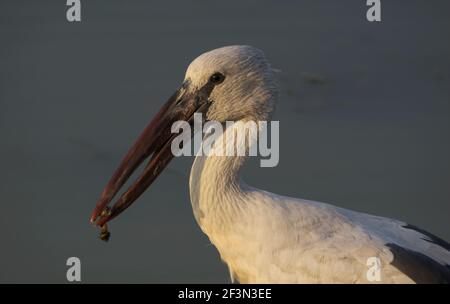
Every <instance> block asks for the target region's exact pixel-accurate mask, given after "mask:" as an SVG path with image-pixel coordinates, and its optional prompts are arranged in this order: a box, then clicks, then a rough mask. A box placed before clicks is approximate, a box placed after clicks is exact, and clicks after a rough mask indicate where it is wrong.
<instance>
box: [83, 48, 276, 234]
mask: <svg viewBox="0 0 450 304" xmlns="http://www.w3.org/2000/svg"><path fill="white" fill-rule="evenodd" d="M277 93H278V88H277V82H276V80H275V76H274V71H273V69H272V68H271V67H270V65H269V63H268V62H267V60H266V59H265V56H264V54H263V52H262V51H260V50H258V49H256V48H254V47H251V46H227V47H222V48H219V49H215V50H212V51H209V52H207V53H204V54H202V55H200V56H199V57H197V58H196V59H195V60H194V61H192V63H191V64H190V65H189V67H188V69H187V71H186V75H185V79H184V81H183V83H182V85H181V86H180V88H179V89H178V90H177V91H176V92H175V93H174V94H173V95H172V96H171V97H170V98H169V100H168V101H167V102H166V103H165V104H164V105H163V106H162V107H161V109H160V110H159V112H158V113H157V114H156V115H155V117H154V118H153V120H151V122H150V124H149V125H148V126H147V127H146V128H145V129H144V131H143V132H142V134H141V135H140V136H139V138H138V139H137V141H136V142H135V143H134V145H133V146H132V147H131V149H130V150H129V151H128V153H127V154H126V155H125V157H124V159H123V160H122V162H121V163H120V165H119V167H118V168H117V170H116V171H115V173H114V174H113V176H112V177H111V179H110V180H109V182H108V184H107V185H106V187H105V189H104V190H103V192H102V194H101V197H100V199H99V201H98V202H97V205H96V207H95V210H94V212H93V213H92V215H91V222H92V223H95V224H96V225H97V226H100V227H102V228H105V224H106V223H107V222H108V221H110V220H111V219H113V218H114V217H116V216H117V215H119V214H120V213H121V212H123V211H124V210H125V209H126V208H128V207H129V206H130V205H131V204H132V203H133V202H134V201H135V200H136V199H137V198H138V197H139V196H140V195H141V194H142V193H143V192H144V191H145V190H146V189H147V188H148V187H149V186H150V185H151V183H152V182H153V181H154V180H155V179H156V177H157V176H158V175H159V174H160V173H161V172H162V170H163V169H164V168H165V166H166V165H167V164H168V163H169V162H170V160H171V159H172V158H173V155H172V152H171V142H172V140H173V139H174V137H175V135H174V134H172V133H171V126H172V124H173V123H175V122H176V121H179V120H184V121H187V122H189V123H190V124H192V122H193V116H194V113H202V114H203V118H204V119H205V120H214V121H218V122H220V123H223V122H225V121H238V120H254V121H259V120H268V119H269V117H270V114H271V113H272V111H273V109H274V107H275V102H276V99H277ZM146 158H150V160H149V163H148V165H147V166H146V167H145V169H144V170H143V172H142V174H141V175H140V176H139V177H138V178H137V180H136V181H135V182H134V183H133V184H132V185H131V186H130V188H129V189H128V190H127V191H125V192H124V193H123V194H122V196H121V197H120V198H119V199H118V200H117V202H116V203H115V204H114V206H113V207H112V208H109V207H108V205H109V203H110V202H111V200H112V199H113V198H114V196H115V195H116V194H117V192H118V191H119V190H120V188H121V187H122V186H123V185H124V183H125V182H126V181H127V179H128V178H129V177H130V175H131V174H132V173H133V171H135V170H136V169H137V167H138V166H139V165H140V164H141V163H142V162H143V161H144V160H145V159H146Z"/></svg>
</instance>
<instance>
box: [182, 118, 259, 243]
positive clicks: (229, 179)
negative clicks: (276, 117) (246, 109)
mask: <svg viewBox="0 0 450 304" xmlns="http://www.w3.org/2000/svg"><path fill="white" fill-rule="evenodd" d="M243 127H244V123H243V122H237V123H236V124H235V125H234V126H233V127H228V128H226V129H225V131H224V132H223V134H222V135H221V136H219V137H218V138H217V140H216V141H215V142H216V143H220V142H222V143H223V140H225V141H226V140H227V139H229V138H230V137H228V136H229V135H230V133H231V132H233V134H236V133H235V132H236V131H238V132H239V131H240V129H242V128H243ZM246 138H247V140H246ZM255 141H256V135H255V137H254V138H253V137H251V136H250V135H249V136H248V137H245V136H244V137H239V136H236V137H235V138H234V141H233V145H235V146H239V145H244V146H245V151H246V153H245V155H248V153H247V152H248V149H249V148H250V147H251V146H252V145H253V144H254V143H255ZM204 142H205V141H204ZM229 144H230V141H226V145H229ZM217 148H218V146H216V145H215V147H213V148H212V149H211V151H210V153H209V155H208V156H207V155H198V156H196V158H195V160H194V163H193V165H192V169H191V174H190V181H189V188H190V196H191V204H192V209H193V212H194V216H195V219H196V220H197V222H198V224H199V225H200V227H201V228H202V229H203V230H204V231H205V230H209V231H205V232H206V233H207V234H208V232H212V231H211V230H212V229H226V228H227V226H229V225H230V223H232V222H233V220H234V219H236V218H238V217H239V214H240V211H241V210H242V207H243V204H244V203H245V200H244V198H245V196H246V192H247V190H248V189H249V187H248V186H247V185H246V184H245V183H244V182H243V181H242V180H241V178H240V170H241V168H242V166H243V164H244V163H245V160H246V158H247V156H236V155H234V156H217V155H215V153H216V151H217ZM241 155H242V154H241Z"/></svg>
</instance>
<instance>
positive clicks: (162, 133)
mask: <svg viewBox="0 0 450 304" xmlns="http://www.w3.org/2000/svg"><path fill="white" fill-rule="evenodd" d="M211 91H212V87H211V86H209V85H205V86H204V87H203V88H201V89H199V90H195V91H193V90H189V82H188V81H185V82H184V83H183V86H182V87H181V88H180V89H179V90H177V91H176V92H175V93H174V94H173V95H172V96H171V97H170V98H169V100H168V101H167V102H166V103H165V104H164V105H163V106H162V107H161V109H160V110H159V112H158V113H157V114H156V116H155V117H154V118H153V120H152V121H151V122H150V123H149V125H148V126H147V127H146V128H145V129H144V131H143V132H142V134H141V135H140V136H139V138H138V139H137V140H136V142H135V143H134V145H133V146H132V147H131V149H130V150H129V151H128V153H127V154H126V155H125V157H124V158H123V160H122V162H121V163H120V165H119V167H118V168H117V170H116V171H115V172H114V174H113V176H112V177H111V179H110V180H109V182H108V184H107V185H106V187H105V189H104V190H103V192H102V194H101V197H100V199H99V200H98V202H97V205H96V207H95V209H94V212H93V213H92V215H91V219H90V220H91V223H93V224H95V225H96V226H98V227H102V228H103V227H106V226H105V224H106V223H107V222H109V221H110V220H112V219H113V218H115V217H116V216H118V215H119V214H120V213H122V212H123V211H124V210H125V209H127V208H128V207H129V206H130V205H131V204H132V203H133V202H134V201H135V200H136V199H137V198H138V197H139V196H140V195H141V194H142V193H143V192H144V191H145V190H146V189H147V188H148V187H149V186H150V185H151V184H152V182H153V181H154V180H155V179H156V178H157V177H158V175H159V174H160V173H161V172H162V171H163V170H164V168H165V167H166V166H167V164H168V163H169V162H170V160H171V159H172V158H173V154H172V151H171V143H172V140H173V139H174V138H175V137H176V136H177V134H172V133H171V126H172V124H173V123H174V122H176V121H179V120H184V121H187V122H189V123H190V124H191V125H192V123H193V116H194V113H196V112H200V113H206V111H207V110H208V108H209V105H210V101H209V99H208V98H209V94H210V93H211ZM146 158H150V160H149V162H148V164H147V166H146V167H145V169H144V170H143V172H142V173H141V175H140V176H139V177H138V178H137V180H136V181H135V182H134V183H133V184H132V185H131V186H130V187H129V188H128V189H127V191H125V192H124V193H123V194H122V195H121V196H120V198H119V199H118V200H117V202H116V203H115V204H114V205H113V206H112V208H110V207H108V205H109V203H110V202H111V200H112V199H113V198H114V196H115V195H116V194H117V192H118V191H119V190H120V188H121V187H122V186H123V185H124V184H125V182H126V181H127V180H128V178H129V177H130V176H131V174H132V173H133V172H134V171H135V170H136V169H137V167H138V166H139V165H140V164H141V163H142V162H143V161H144V160H145V159H146ZM108 236H109V233H108Z"/></svg>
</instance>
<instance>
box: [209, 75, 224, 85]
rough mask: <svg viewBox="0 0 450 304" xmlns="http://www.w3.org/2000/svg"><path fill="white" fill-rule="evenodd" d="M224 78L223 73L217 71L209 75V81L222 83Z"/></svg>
mask: <svg viewBox="0 0 450 304" xmlns="http://www.w3.org/2000/svg"><path fill="white" fill-rule="evenodd" d="M224 80H225V76H223V74H221V73H218V72H217V73H214V74H212V75H211V77H209V81H210V82H212V83H214V84H219V83H222V82H223V81H224Z"/></svg>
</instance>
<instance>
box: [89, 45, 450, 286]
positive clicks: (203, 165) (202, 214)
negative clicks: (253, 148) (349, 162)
mask: <svg viewBox="0 0 450 304" xmlns="http://www.w3.org/2000/svg"><path fill="white" fill-rule="evenodd" d="M277 95H278V86H277V82H276V79H275V75H274V71H273V69H272V68H271V66H270V65H269V63H268V62H267V60H266V59H265V57H264V54H263V52H262V51H260V50H258V49H256V48H254V47H251V46H228V47H223V48H219V49H215V50H212V51H210V52H207V53H204V54H202V55H201V56H199V57H198V58H196V59H195V60H194V61H193V62H192V63H191V64H190V65H189V68H188V69H187V72H186V76H185V80H184V82H183V84H182V86H181V88H180V89H179V90H178V91H177V92H175V94H173V96H172V97H171V98H170V99H169V100H168V101H167V102H166V103H165V104H164V105H163V107H162V108H161V110H160V111H159V112H158V114H157V115H156V117H155V118H154V119H153V120H152V122H151V123H150V124H149V126H148V127H147V128H146V129H145V130H144V132H143V133H142V134H141V136H140V137H139V138H138V140H137V141H136V143H135V144H134V146H133V147H132V148H131V149H130V151H129V152H128V154H127V155H126V156H125V158H124V159H123V161H122V163H121V164H120V166H119V168H118V169H117V171H116V172H115V174H114V175H113V176H112V177H111V179H110V181H109V183H108V184H107V186H106V188H105V190H104V191H103V193H102V195H101V198H100V200H99V202H98V204H97V206H96V209H95V210H94V212H93V214H92V216H91V221H92V222H93V223H95V224H96V225H97V226H99V227H102V228H103V237H105V238H107V237H108V236H109V233H108V232H107V230H106V223H107V222H108V221H109V220H111V219H112V218H114V217H115V216H117V215H118V214H119V213H121V212H122V211H123V210H125V209H126V208H127V207H129V206H130V205H131V204H132V203H133V202H134V201H135V200H136V199H137V198H138V197H139V195H141V194H142V193H143V192H144V191H145V189H146V188H147V187H148V186H150V184H151V183H152V182H153V181H154V180H155V179H156V177H157V176H158V175H159V173H160V172H161V171H162V170H163V169H164V167H165V166H166V165H167V164H168V163H169V161H170V160H171V159H172V157H173V155H172V153H171V149H170V146H171V145H170V144H171V142H172V140H173V139H174V134H172V133H171V132H170V128H171V125H172V124H173V123H174V122H175V121H177V120H186V121H189V122H192V117H193V114H194V113H203V114H204V116H205V119H206V120H215V121H219V122H225V121H236V122H238V123H237V124H236V125H235V128H239V127H240V125H242V124H240V123H239V122H248V121H250V120H253V121H255V122H257V121H267V120H269V119H270V117H271V113H272V111H273V110H274V108H275V104H276V103H277ZM227 132H231V131H230V130H225V132H224V135H223V136H226V133H227ZM252 143H254V141H250V142H249V141H245V139H244V143H242V142H241V143H237V144H245V145H247V147H246V148H249V147H248V145H251V144H252ZM147 157H150V161H149V163H148V165H147V166H146V167H145V169H144V170H143V172H142V174H141V176H140V177H139V178H138V179H137V181H136V182H135V183H134V184H133V185H132V186H130V188H129V189H128V190H127V191H126V192H125V193H124V194H123V195H122V196H121V197H120V198H119V199H118V201H117V202H116V204H115V205H114V206H112V208H110V207H108V204H109V203H110V202H111V200H112V199H113V197H114V196H115V195H116V194H117V192H118V191H119V189H120V188H121V187H122V186H123V184H124V183H125V182H126V180H127V179H128V178H129V176H130V175H131V174H132V172H133V171H134V170H136V168H137V167H138V166H139V164H141V163H142V162H143V161H144V160H145V159H146V158H147ZM245 159H246V157H244V156H214V155H211V156H197V157H196V158H195V161H194V164H193V166H192V169H191V175H190V183H189V186H190V196H191V204H192V209H193V212H194V215H195V219H196V220H197V222H198V224H199V226H200V227H201V229H202V230H203V232H204V233H206V234H207V235H208V237H209V239H210V240H211V242H212V243H213V244H214V245H215V246H216V248H217V249H218V251H219V252H220V255H221V258H222V260H223V261H224V262H225V263H226V264H227V265H228V268H229V270H230V274H231V278H232V280H235V281H239V282H241V283H372V282H373V283H448V282H449V281H450V266H449V264H450V245H449V244H448V243H447V242H445V241H443V240H442V239H439V238H438V237H436V236H433V235H431V234H430V233H427V232H425V231H424V230H421V229H419V228H417V227H415V226H412V225H408V224H406V223H404V222H401V221H398V220H393V219H389V218H384V217H379V216H374V215H369V214H364V213H359V212H355V211H351V210H346V209H343V208H339V207H336V206H333V205H329V204H325V203H320V202H314V201H308V200H304V199H297V198H290V197H285V196H280V195H276V194H272V193H269V192H266V191H263V190H260V189H256V188H253V187H251V186H249V185H247V184H245V183H244V182H243V181H242V180H241V178H240V174H239V172H240V169H241V167H242V165H243V163H244V162H245ZM368 261H376V263H378V264H377V267H378V268H377V270H378V271H379V276H378V277H372V279H371V277H370V275H368V272H369V271H370V267H371V265H370V263H369V264H368ZM373 278H375V280H373Z"/></svg>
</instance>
